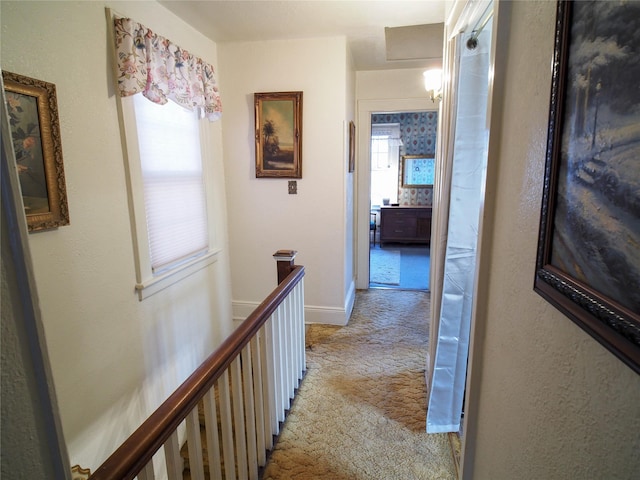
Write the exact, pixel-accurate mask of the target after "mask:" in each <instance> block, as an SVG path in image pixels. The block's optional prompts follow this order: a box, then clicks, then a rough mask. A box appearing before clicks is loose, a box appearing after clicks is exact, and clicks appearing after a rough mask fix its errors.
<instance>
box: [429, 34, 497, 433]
mask: <svg viewBox="0 0 640 480" xmlns="http://www.w3.org/2000/svg"><path fill="white" fill-rule="evenodd" d="M490 32H491V28H490V26H488V28H485V30H483V32H482V34H481V36H480V38H479V43H478V46H477V47H476V48H475V49H473V50H470V49H468V48H467V47H466V42H467V39H468V38H469V37H470V36H471V35H472V33H471V32H469V33H463V34H461V36H460V37H459V38H458V40H457V41H456V44H457V47H456V48H457V49H458V55H457V56H458V57H459V58H460V63H459V70H458V72H457V78H458V88H457V93H456V98H457V102H456V103H455V105H454V108H453V110H452V112H453V115H454V125H455V129H454V130H455V131H453V130H452V131H451V132H450V133H451V134H452V138H453V147H452V149H450V150H449V151H450V152H451V151H452V152H453V156H452V158H451V176H450V179H451V186H450V193H449V195H448V198H449V208H448V212H449V215H448V222H447V228H446V230H447V231H448V235H446V237H445V238H446V252H445V259H444V266H443V267H444V276H443V277H444V280H443V283H442V289H441V297H440V305H439V310H440V316H439V322H438V324H439V327H438V332H437V344H436V351H435V359H433V360H434V361H433V371H432V372H431V383H430V389H429V407H428V410H427V432H429V433H439V432H457V431H459V430H460V418H461V412H462V404H463V399H464V388H465V381H466V371H467V357H468V352H469V332H470V326H471V313H472V307H473V292H474V281H475V270H476V254H477V242H478V227H479V221H480V209H481V204H482V199H483V194H484V180H485V171H486V162H487V141H488V131H487V128H486V116H487V94H488V74H489V71H488V68H489V49H490V38H491V33H490ZM431 338H434V337H431Z"/></svg>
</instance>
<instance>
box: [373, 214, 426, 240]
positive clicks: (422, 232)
mask: <svg viewBox="0 0 640 480" xmlns="http://www.w3.org/2000/svg"><path fill="white" fill-rule="evenodd" d="M430 241H431V207H382V208H381V209H380V243H381V244H383V243H386V242H398V243H430Z"/></svg>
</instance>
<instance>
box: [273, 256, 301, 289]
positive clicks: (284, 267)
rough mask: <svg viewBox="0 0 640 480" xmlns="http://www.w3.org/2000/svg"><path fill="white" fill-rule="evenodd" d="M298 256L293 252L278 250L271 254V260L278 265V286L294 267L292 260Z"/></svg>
mask: <svg viewBox="0 0 640 480" xmlns="http://www.w3.org/2000/svg"><path fill="white" fill-rule="evenodd" d="M297 254H298V252H297V251H295V250H278V251H277V252H276V253H274V254H273V258H275V259H276V262H277V265H278V285H279V284H281V283H282V281H283V280H284V279H285V278H287V275H289V274H290V273H291V271H292V270H293V268H294V267H295V266H296V265H295V263H294V261H293V259H294V258H296V255H297Z"/></svg>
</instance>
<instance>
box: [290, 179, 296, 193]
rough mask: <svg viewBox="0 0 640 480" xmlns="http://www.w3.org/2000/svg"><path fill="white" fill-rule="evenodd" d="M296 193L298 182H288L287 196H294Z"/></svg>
mask: <svg viewBox="0 0 640 480" xmlns="http://www.w3.org/2000/svg"><path fill="white" fill-rule="evenodd" d="M297 193H298V182H296V181H295V180H289V195H296V194H297Z"/></svg>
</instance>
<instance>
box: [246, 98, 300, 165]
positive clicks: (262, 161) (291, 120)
mask: <svg viewBox="0 0 640 480" xmlns="http://www.w3.org/2000/svg"><path fill="white" fill-rule="evenodd" d="M254 105H255V138H256V177H257V178H265V177H267V178H268V177H272V178H302V92H272V93H255V94H254Z"/></svg>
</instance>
